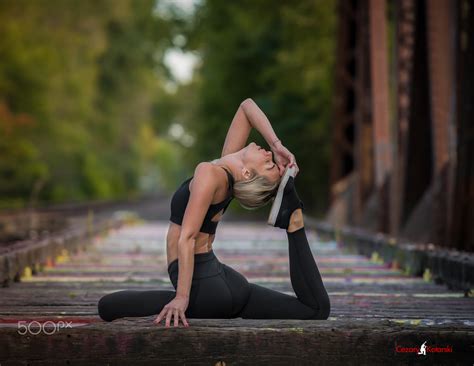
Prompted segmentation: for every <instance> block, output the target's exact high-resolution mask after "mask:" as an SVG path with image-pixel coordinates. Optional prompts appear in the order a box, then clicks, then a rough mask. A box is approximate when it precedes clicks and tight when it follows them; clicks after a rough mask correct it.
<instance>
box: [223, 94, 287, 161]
mask: <svg viewBox="0 0 474 366" xmlns="http://www.w3.org/2000/svg"><path fill="white" fill-rule="evenodd" d="M252 127H253V128H255V129H256V130H257V131H258V132H260V134H261V135H262V136H263V138H264V139H265V141H267V144H268V145H269V146H270V147H271V148H273V147H274V145H273V143H274V142H275V141H276V140H278V137H277V135H276V134H275V131H273V128H272V125H271V124H270V121H269V120H268V118H267V116H266V115H265V113H263V111H262V110H261V109H260V108H259V107H258V105H257V104H256V103H255V102H254V101H253V100H252V99H250V98H247V99H245V100H244V101H243V102H242V103H240V106H239V108H238V109H237V112H236V113H235V116H234V118H233V119H232V123H231V124H230V127H229V131H227V136H226V138H225V142H224V147H223V149H222V155H221V156H225V155H228V154H232V153H234V152H236V151H239V150H240V149H242V148H244V147H245V145H246V144H247V139H248V138H249V135H250V131H251V129H252Z"/></svg>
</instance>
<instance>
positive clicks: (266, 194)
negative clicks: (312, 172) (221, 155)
mask: <svg viewBox="0 0 474 366" xmlns="http://www.w3.org/2000/svg"><path fill="white" fill-rule="evenodd" d="M217 160H219V159H214V160H212V161H211V163H214V162H216V161H217ZM251 172H252V178H250V179H247V180H244V181H238V182H234V187H233V188H234V189H233V192H232V194H233V196H234V197H235V198H236V199H237V201H239V203H240V205H241V206H242V207H243V208H245V209H247V210H256V209H257V208H259V207H263V206H265V205H266V204H267V203H268V202H270V201H272V200H273V199H274V197H275V195H276V192H277V190H278V186H279V185H280V181H281V178H280V179H278V180H277V181H276V182H275V183H272V181H271V180H270V179H268V178H267V177H265V176H263V175H259V174H257V172H256V171H255V170H254V169H251Z"/></svg>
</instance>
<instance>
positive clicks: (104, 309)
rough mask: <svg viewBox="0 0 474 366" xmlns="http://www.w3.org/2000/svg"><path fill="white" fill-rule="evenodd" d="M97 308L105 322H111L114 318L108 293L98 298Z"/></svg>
mask: <svg viewBox="0 0 474 366" xmlns="http://www.w3.org/2000/svg"><path fill="white" fill-rule="evenodd" d="M97 310H98V312H99V316H100V318H101V319H102V320H104V321H106V322H111V321H112V320H114V317H113V314H112V306H111V304H110V301H109V299H108V295H105V296H103V297H102V298H101V299H100V300H99V302H98V303H97Z"/></svg>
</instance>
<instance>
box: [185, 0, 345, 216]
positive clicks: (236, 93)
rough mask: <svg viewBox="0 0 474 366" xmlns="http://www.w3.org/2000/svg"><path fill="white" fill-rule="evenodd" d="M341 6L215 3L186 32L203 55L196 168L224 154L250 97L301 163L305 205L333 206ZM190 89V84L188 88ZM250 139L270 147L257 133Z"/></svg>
mask: <svg viewBox="0 0 474 366" xmlns="http://www.w3.org/2000/svg"><path fill="white" fill-rule="evenodd" d="M335 17H336V15H335V2H334V1H324V2H316V1H310V0H302V1H298V2H293V1H278V2H275V1H271V0H261V1H246V0H240V1H232V2H225V1H220V0H208V1H206V2H205V3H203V5H201V7H200V8H199V10H198V11H197V13H196V16H195V18H194V19H193V22H192V24H191V26H189V25H188V27H187V28H186V27H185V28H184V29H183V30H182V32H183V33H184V34H185V35H186V37H187V38H188V44H187V46H186V49H187V50H196V51H198V52H199V53H200V54H201V55H202V58H203V60H202V67H201V68H200V69H199V70H198V74H197V76H196V78H195V80H194V83H193V87H194V88H195V90H196V92H195V94H196V95H197V96H198V97H197V100H196V107H197V113H196V114H195V115H194V116H192V117H191V118H189V119H188V120H187V121H186V122H185V124H186V125H187V126H188V128H189V129H191V130H192V131H193V133H194V134H195V135H196V136H197V142H196V147H195V149H194V150H193V155H192V156H190V164H191V165H195V164H196V163H197V162H199V161H202V160H211V159H213V158H215V157H218V156H219V155H220V152H221V150H222V145H223V142H224V139H225V135H226V133H227V129H228V127H229V125H230V122H231V120H232V117H233V116H234V114H235V111H236V109H237V107H238V106H239V104H240V102H241V101H243V100H244V99H245V98H247V97H251V98H252V99H254V100H255V101H256V103H257V104H258V105H259V106H260V107H261V108H262V110H263V111H264V112H265V114H266V115H267V116H268V117H269V119H270V121H271V123H272V125H273V127H274V129H275V131H276V133H277V135H278V136H279V137H280V138H281V140H282V141H283V143H284V144H285V145H286V146H287V147H288V148H289V149H290V151H292V152H293V153H294V154H295V156H296V158H297V161H298V165H299V167H300V174H299V176H298V190H299V192H301V195H302V196H303V197H304V200H305V202H306V207H307V208H308V209H312V210H313V212H316V213H319V212H322V211H323V210H324V209H325V207H326V205H327V202H326V201H325V200H326V198H327V196H328V195H327V190H328V178H327V177H328V159H329V143H330V118H331V99H330V98H331V94H332V81H333V77H332V75H333V65H334V59H333V55H334V45H335V36H334V35H335V20H336V19H335ZM188 88H190V87H188ZM250 140H254V141H256V142H257V143H259V144H262V143H265V142H264V140H263V139H262V138H261V137H260V135H259V134H258V133H257V132H256V131H252V133H251V136H250Z"/></svg>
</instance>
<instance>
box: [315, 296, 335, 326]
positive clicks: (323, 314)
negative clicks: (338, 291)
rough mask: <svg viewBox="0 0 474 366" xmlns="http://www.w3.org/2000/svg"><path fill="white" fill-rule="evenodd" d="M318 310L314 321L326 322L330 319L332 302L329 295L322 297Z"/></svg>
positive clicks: (319, 300)
mask: <svg viewBox="0 0 474 366" xmlns="http://www.w3.org/2000/svg"><path fill="white" fill-rule="evenodd" d="M318 305H319V307H318V309H317V311H316V314H315V316H314V319H317V320H326V319H328V318H329V314H330V313H331V301H330V300H329V296H328V295H327V293H326V294H325V296H321V298H320V299H318Z"/></svg>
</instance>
